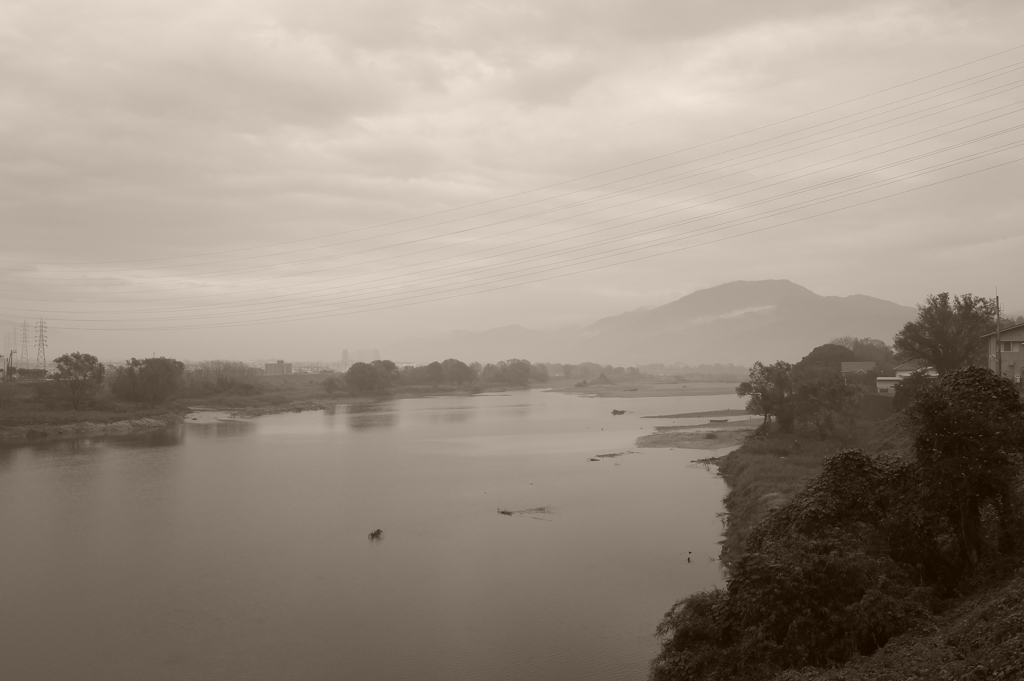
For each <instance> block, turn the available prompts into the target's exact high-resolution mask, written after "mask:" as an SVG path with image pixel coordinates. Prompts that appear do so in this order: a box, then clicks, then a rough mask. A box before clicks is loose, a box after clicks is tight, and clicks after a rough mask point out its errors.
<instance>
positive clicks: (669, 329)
mask: <svg viewBox="0 0 1024 681" xmlns="http://www.w3.org/2000/svg"><path fill="white" fill-rule="evenodd" d="M915 314H916V310H915V309H914V308H912V307H906V306H903V305H898V304H896V303H892V302H889V301H886V300H881V299H879V298H872V297H870V296H864V295H851V296H844V297H839V296H821V295H818V294H816V293H814V292H813V291H810V290H809V289H807V288H804V287H803V286H799V285H798V284H794V283H793V282H791V281H787V280H784V279H774V280H763V281H734V282H731V283H728V284H722V285H720V286H715V287H712V288H709V289H703V290H701V291H696V292H694V293H691V294H690V295H687V296H684V297H682V298H680V299H678V300H675V301H673V302H671V303H668V304H666V305H661V306H659V307H655V308H650V309H643V310H633V311H629V312H625V313H623V314H620V315H616V316H613V317H606V318H604V319H600V320H598V321H596V322H594V323H593V324H590V325H588V326H586V327H583V328H582V329H567V330H552V331H536V330H532V329H528V328H524V327H521V326H510V327H503V328H500V329H490V330H488V331H484V332H481V333H461V334H458V335H454V334H453V335H452V336H450V337H448V338H441V339H431V340H424V339H413V340H409V341H405V342H403V343H400V344H398V345H396V346H394V347H393V348H389V355H390V356H394V357H400V358H401V359H407V360H410V361H427V360H433V359H443V358H444V357H449V356H455V357H459V358H462V359H466V360H467V361H480V362H489V361H495V360H498V359H505V358H508V357H525V358H528V359H531V360H533V361H546V362H581V361H593V362H599V363H602V364H617V365H633V364H641V363H647V362H664V363H669V364H670V363H674V362H684V363H688V364H698V363H716V362H721V363H728V362H733V363H736V364H743V365H746V364H750V363H751V362H753V361H754V360H757V359H762V360H776V359H785V360H789V361H796V360H799V359H800V357H801V356H802V355H803V354H806V351H807V349H808V348H811V347H814V346H816V345H820V344H822V343H825V342H827V341H829V340H830V339H832V338H835V337H837V336H845V335H853V336H858V337H863V336H870V337H872V338H880V339H882V340H885V341H887V342H889V341H891V339H892V337H893V335H894V334H895V333H896V331H898V330H899V329H900V327H902V326H903V324H904V323H906V322H907V321H910V320H911V319H913V317H914V315H915Z"/></svg>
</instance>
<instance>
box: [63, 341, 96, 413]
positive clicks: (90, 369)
mask: <svg viewBox="0 0 1024 681" xmlns="http://www.w3.org/2000/svg"><path fill="white" fill-rule="evenodd" d="M53 363H54V364H55V365H57V369H56V370H55V371H54V374H53V377H54V378H55V379H56V380H58V381H60V382H61V383H62V384H63V385H65V386H66V387H67V390H68V394H69V395H70V397H71V408H72V409H74V410H75V411H78V408H79V407H80V406H81V405H82V403H83V402H84V400H85V398H87V397H88V396H89V395H91V394H92V393H94V392H95V391H96V389H97V388H99V386H100V384H101V383H103V370H104V367H103V365H102V364H100V361H99V360H98V359H96V356H95V355H88V354H84V353H81V352H72V353H69V354H65V355H61V356H60V357H58V358H57V359H55V360H54V362H53Z"/></svg>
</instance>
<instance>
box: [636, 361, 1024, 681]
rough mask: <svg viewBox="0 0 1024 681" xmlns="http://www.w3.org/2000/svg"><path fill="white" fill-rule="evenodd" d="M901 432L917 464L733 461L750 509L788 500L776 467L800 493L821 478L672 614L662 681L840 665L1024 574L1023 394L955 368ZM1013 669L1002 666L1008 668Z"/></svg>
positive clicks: (982, 373) (793, 455)
mask: <svg viewBox="0 0 1024 681" xmlns="http://www.w3.org/2000/svg"><path fill="white" fill-rule="evenodd" d="M905 424H906V426H907V428H908V430H909V433H910V435H911V436H912V438H913V442H912V452H913V456H912V457H909V458H905V457H899V456H894V455H869V454H867V453H865V452H864V451H862V450H860V449H852V448H851V449H845V450H843V451H840V452H838V453H836V454H834V455H832V456H828V457H825V458H822V457H821V456H820V454H821V453H822V452H819V451H808V452H804V451H801V450H802V447H794V448H793V449H790V448H784V447H783V444H782V441H780V440H779V439H777V438H776V439H775V441H774V442H772V441H771V440H768V439H766V440H763V441H759V442H758V443H757V444H753V445H752V446H750V447H745V448H744V449H746V450H747V451H746V452H745V454H744V455H743V456H739V457H736V458H735V459H734V461H733V464H732V466H731V467H730V465H729V463H728V462H723V475H726V476H727V477H728V476H730V475H732V476H734V479H735V480H737V481H740V485H738V486H737V487H736V488H734V490H733V493H734V494H737V493H739V494H744V495H747V496H748V497H749V498H748V499H746V500H744V501H745V502H746V503H747V505H748V508H747V509H746V510H747V511H748V512H749V513H758V512H759V511H760V512H763V506H764V505H767V504H766V503H765V497H766V496H768V495H771V494H776V493H778V494H780V496H783V495H785V493H786V492H785V491H781V492H779V491H774V490H773V491H768V492H765V490H766V489H770V488H772V487H775V488H776V490H777V489H779V487H778V486H777V485H772V483H771V482H770V480H771V479H772V473H773V470H774V471H775V472H776V473H777V475H775V479H776V480H778V481H783V480H785V481H787V482H786V483H785V484H788V485H792V486H797V485H798V484H799V483H798V482H794V481H793V479H794V477H797V479H798V476H799V475H800V473H801V472H803V473H810V472H811V471H812V470H813V469H814V467H815V465H817V464H818V462H820V465H821V469H820V472H819V473H818V474H817V476H816V477H814V478H813V480H812V481H811V483H810V484H809V485H808V486H807V487H806V488H805V489H803V490H801V491H798V492H796V493H795V494H794V495H793V496H792V498H791V499H790V500H789V501H787V502H786V503H783V504H781V505H778V506H777V508H776V509H775V510H774V511H772V512H769V513H767V515H766V516H765V517H764V519H763V520H761V521H760V522H759V523H758V524H757V525H756V526H754V527H753V529H752V530H750V531H749V532H748V533H747V535H746V536H745V537H743V538H742V539H743V540H744V541H743V544H744V551H743V552H742V554H741V555H739V557H738V558H734V560H733V561H732V563H731V569H730V576H729V580H728V586H727V587H726V588H725V589H723V590H716V591H712V592H704V593H699V594H695V595H692V596H689V597H687V598H684V599H682V600H681V601H679V602H677V603H676V604H675V606H673V608H672V609H671V610H670V611H669V612H668V613H667V614H666V616H665V619H664V620H663V622H662V623H661V625H660V627H659V629H658V634H659V636H660V637H661V640H662V650H661V653H660V654H659V655H658V657H657V658H656V659H655V660H654V662H653V663H652V666H651V678H652V679H654V680H655V681H670V680H675V679H749V680H752V681H753V680H759V679H773V678H783V677H782V676H780V675H782V674H789V673H796V670H801V669H803V668H806V667H817V668H834V667H837V666H841V665H843V664H845V663H847V662H849V661H851V660H855V659H859V658H862V657H863V656H869V655H871V654H873V653H875V652H876V651H878V650H879V649H880V648H882V647H883V646H885V645H886V644H887V643H888V642H889V641H890V640H892V639H894V638H896V637H899V636H901V635H905V634H906V633H907V632H909V631H911V630H912V629H913V628H914V627H924V626H926V625H928V623H929V622H931V620H932V619H934V618H935V617H936V616H937V613H939V612H940V611H942V610H943V609H946V608H948V607H949V606H950V604H951V603H955V599H957V598H960V597H961V595H962V594H963V593H965V592H970V591H971V590H972V589H976V588H977V587H978V585H979V583H982V582H983V581H984V576H985V575H991V574H993V572H994V571H996V572H997V571H998V570H1005V569H1006V566H1008V565H1009V566H1013V565H1016V564H1018V563H1019V560H1020V555H1021V553H1020V549H1021V543H1022V542H1021V539H1022V538H1024V537H1022V526H1024V522H1022V513H1021V508H1022V506H1024V503H1022V502H1024V500H1022V496H1021V489H1020V485H1019V480H1020V468H1021V459H1020V454H1019V452H1020V451H1021V444H1022V440H1024V408H1022V406H1021V402H1020V399H1019V397H1018V396H1017V393H1016V391H1015V389H1014V388H1013V386H1011V385H1010V384H1009V383H1008V382H1007V381H1005V380H1003V379H999V378H997V377H996V376H995V375H994V374H993V373H992V372H989V371H988V370H985V369H977V368H968V369H962V370H959V371H956V372H953V373H951V374H948V375H947V376H946V377H945V378H944V379H943V380H942V381H940V382H939V383H938V384H937V385H934V386H931V387H929V388H927V389H926V390H925V391H924V392H923V394H922V395H921V396H919V399H918V400H917V402H916V403H915V406H914V407H913V408H912V409H911V412H910V414H909V416H908V418H907V419H905ZM886 439H887V438H886V437H885V434H884V433H883V434H882V437H881V439H880V441H884V440H886ZM793 442H794V443H796V442H799V440H793ZM890 444H891V443H890ZM794 449H796V450H798V451H796V452H794ZM783 450H784V452H785V453H783ZM758 457H759V458H760V459H761V462H760V463H757V464H755V463H752V462H751V460H754V459H757V458H758ZM744 459H746V461H744ZM790 459H793V460H792V462H791V461H790ZM783 461H784V462H785V463H782V462H783ZM755 466H756V468H755ZM755 481H756V482H755ZM761 492H765V493H764V494H761ZM754 500H756V501H754ZM759 503H760V504H761V508H760V509H759V508H758V504H759ZM732 505H733V506H734V507H735V506H738V505H740V504H737V500H736V499H733V504H732ZM739 520H742V519H737V521H739ZM748 520H749V519H748ZM734 541H735V538H734ZM1004 605H1005V609H1006V612H1007V613H1010V614H1008V615H1007V616H1008V617H1013V616H1017V615H1014V614H1013V613H1017V614H1018V615H1019V612H1018V611H1017V610H1014V608H1016V607H1017V606H1015V605H1013V604H1012V603H1010V604H1008V605H1007V604H1004ZM1000 607H1003V606H1000ZM961 625H963V626H966V625H964V624H963V622H960V624H954V625H953V626H961ZM931 626H935V625H931ZM1000 626H1002V625H1000ZM1004 629H1005V630H1006V631H1010V629H1011V628H1010V627H1009V625H1007V626H1006V627H1004ZM1007 636H1008V635H1007ZM1004 639H1005V640H1006V641H1009V640H1010V639H1009V638H1007V637H1006V636H1004ZM901 640H902V639H901ZM1016 640H1018V641H1019V639H1016ZM901 645H902V644H901ZM1007 645H1010V644H1009V643H1008V644H1007ZM1008 654H1009V653H1008ZM1004 658H1005V659H1004ZM880 659H881V658H880ZM1013 660H1014V658H1013V656H1012V655H1010V656H1009V657H1006V656H1003V657H1002V658H1000V664H1001V665H1002V666H1001V667H1000V670H1012V669H1014V667H1013V665H1014V664H1016V663H1015V662H1014V661H1013ZM800 673H802V674H812V675H813V674H815V673H817V672H813V671H806V670H804V671H801V672H800ZM793 678H796V677H793ZM808 678H811V677H808ZM815 678H816V677H815ZM821 678H836V679H838V678H843V677H842V676H834V677H821ZM864 678H869V677H864Z"/></svg>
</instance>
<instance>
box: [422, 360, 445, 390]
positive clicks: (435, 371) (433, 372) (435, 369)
mask: <svg viewBox="0 0 1024 681" xmlns="http://www.w3.org/2000/svg"><path fill="white" fill-rule="evenodd" d="M426 369H427V372H426V373H427V381H429V383H430V385H432V386H434V387H435V388H436V387H437V386H439V385H441V383H442V382H443V381H444V367H443V366H441V363H440V362H431V363H430V364H428V365H427V366H426Z"/></svg>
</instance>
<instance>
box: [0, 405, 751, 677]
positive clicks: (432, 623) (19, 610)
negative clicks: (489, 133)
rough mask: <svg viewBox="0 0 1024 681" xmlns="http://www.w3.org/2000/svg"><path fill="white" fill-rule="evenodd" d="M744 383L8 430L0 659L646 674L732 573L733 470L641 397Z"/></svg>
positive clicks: (28, 669) (68, 670)
mask: <svg viewBox="0 0 1024 681" xmlns="http://www.w3.org/2000/svg"><path fill="white" fill-rule="evenodd" d="M739 406H741V402H740V400H739V398H737V397H735V396H732V395H723V396H710V397H677V398H638V399H630V400H613V399H596V398H584V397H579V396H572V395H563V394H559V393H551V392H546V391H541V390H530V391H520V392H512V393H505V394H484V395H477V396H473V397H439V398H423V399H405V400H397V401H393V402H384V403H379V404H374V405H350V406H344V405H340V406H338V407H337V408H335V409H334V410H333V411H330V410H329V411H327V412H304V413H287V414H278V415H273V416H264V417H260V418H257V419H251V420H244V421H230V422H218V423H205V424H204V423H188V422H186V424H184V425H182V426H180V427H177V428H174V429H170V430H168V431H163V432H155V433H154V432H151V433H145V434H140V435H135V436H130V437H120V438H91V439H77V440H60V441H51V442H44V443H33V444H31V445H25V446H19V447H9V446H8V447H7V448H6V449H0V678H3V679H19V680H20V679H32V680H36V679H102V680H104V681H114V680H120V679H124V680H126V681H127V680H131V681H138V680H141V679H146V680H162V679H168V680H172V679H173V680H180V679H195V680H199V679H210V680H215V679H216V680H233V679H246V680H249V679H251V680H264V679H265V680H268V681H269V680H275V681H277V680H280V679H303V680H319V679H332V680H334V679H352V680H359V681H362V680H367V681H376V680H381V681H384V680H387V681H404V680H409V681H412V680H416V681H463V680H464V681H482V680H490V679H500V680H503V679H508V680H516V681H518V680H520V679H522V680H530V681H543V680H547V679H550V680H558V681H570V680H573V679H580V680H587V681H603V680H607V681H613V680H614V681H623V680H630V679H637V680H639V679H643V678H644V677H645V675H646V668H647V664H648V662H649V660H650V659H651V657H652V656H653V655H654V654H655V653H656V651H657V642H656V640H655V639H654V629H655V626H656V625H657V623H658V621H659V619H660V618H661V616H662V614H663V613H664V612H665V611H666V610H667V609H668V608H669V607H670V606H671V605H672V603H673V602H674V601H675V600H676V599H678V598H680V597H682V596H684V595H686V594H689V593H692V592H694V591H697V590H700V589H704V588H709V587H712V586H715V585H721V584H722V583H723V581H724V580H723V577H722V574H721V572H720V568H719V564H718V563H717V562H716V561H713V560H712V558H713V557H716V556H717V554H718V541H719V539H720V537H721V531H722V523H721V519H720V518H719V517H717V514H718V513H719V512H720V511H721V510H722V504H721V500H722V497H723V495H724V494H725V487H724V484H723V483H722V481H721V480H720V479H719V478H717V477H715V475H714V474H713V472H710V471H708V470H706V469H705V468H704V467H702V466H699V465H694V464H693V463H692V461H693V459H695V458H699V457H701V456H707V455H708V454H712V452H706V451H705V452H697V451H692V450H679V449H676V450H669V449H645V450H637V449H636V448H635V447H634V446H633V444H634V441H635V439H636V437H637V436H638V435H642V434H644V433H646V432H650V431H651V430H652V429H653V427H654V426H655V425H665V424H666V423H667V422H666V421H651V420H642V419H641V418H640V417H641V416H643V415H653V414H666V413H669V414H671V413H682V412H691V411H705V410H711V409H723V408H737V407H739ZM613 407H618V408H623V409H627V410H629V411H630V413H627V414H625V415H623V416H617V417H613V416H612V415H611V413H610V411H611V409H612V408H613ZM687 422H688V421H685V420H678V421H675V423H687ZM689 422H701V420H694V421H689ZM627 450H630V451H631V453H629V454H627V455H624V456H621V457H615V458H602V459H600V460H599V461H596V462H594V461H590V460H589V459H590V458H591V457H593V456H595V455H598V454H609V453H615V452H622V451H627ZM499 508H501V509H507V510H510V511H513V512H516V513H514V515H511V516H507V515H502V514H499V513H498V512H497V510H498V509H499ZM537 508H542V510H541V511H533V512H529V513H519V512H518V511H524V510H528V509H537ZM376 528H381V529H383V530H384V535H383V537H382V538H381V539H380V540H379V541H371V540H370V539H369V538H368V536H367V534H368V533H369V532H370V531H371V530H374V529H376ZM687 558H689V559H690V560H689V561H687Z"/></svg>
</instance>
